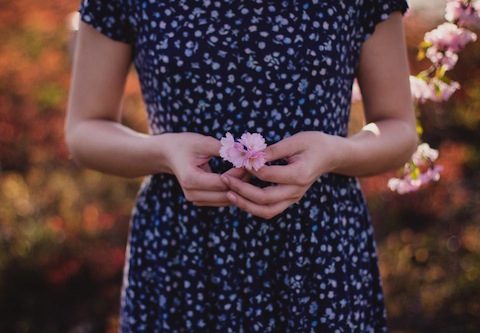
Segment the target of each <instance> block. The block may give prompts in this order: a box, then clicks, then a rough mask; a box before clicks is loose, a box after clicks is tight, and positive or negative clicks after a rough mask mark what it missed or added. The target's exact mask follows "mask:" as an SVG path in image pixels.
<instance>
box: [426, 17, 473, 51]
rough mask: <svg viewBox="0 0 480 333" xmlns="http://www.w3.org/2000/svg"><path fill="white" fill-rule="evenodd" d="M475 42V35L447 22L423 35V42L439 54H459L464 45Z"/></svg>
mask: <svg viewBox="0 0 480 333" xmlns="http://www.w3.org/2000/svg"><path fill="white" fill-rule="evenodd" d="M476 40H477V35H476V34H475V33H473V32H471V31H469V30H466V29H463V28H459V27H458V26H457V25H456V24H453V23H448V22H446V23H443V24H441V25H439V26H438V27H437V28H436V29H433V30H432V31H430V32H427V33H426V34H425V41H426V42H428V43H430V44H431V47H434V48H435V49H436V50H438V51H440V52H443V51H452V52H459V51H460V50H462V49H463V48H464V47H465V45H467V44H468V43H470V42H474V41H476Z"/></svg>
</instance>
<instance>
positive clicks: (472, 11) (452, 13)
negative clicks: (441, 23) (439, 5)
mask: <svg viewBox="0 0 480 333" xmlns="http://www.w3.org/2000/svg"><path fill="white" fill-rule="evenodd" d="M445 19H446V20H447V21H449V22H451V23H456V24H458V25H459V26H474V25H476V24H478V23H479V22H480V1H479V0H473V1H465V0H448V2H447V6H446V10H445Z"/></svg>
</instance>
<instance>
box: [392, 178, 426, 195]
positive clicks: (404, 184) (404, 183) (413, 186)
mask: <svg viewBox="0 0 480 333" xmlns="http://www.w3.org/2000/svg"><path fill="white" fill-rule="evenodd" d="M421 185H422V183H421V182H420V181H417V180H412V179H411V178H408V179H400V178H390V179H389V180H388V184H387V186H388V188H389V189H390V190H391V191H393V192H397V193H398V194H405V193H410V192H414V191H417V190H418V189H419V188H420V186H421Z"/></svg>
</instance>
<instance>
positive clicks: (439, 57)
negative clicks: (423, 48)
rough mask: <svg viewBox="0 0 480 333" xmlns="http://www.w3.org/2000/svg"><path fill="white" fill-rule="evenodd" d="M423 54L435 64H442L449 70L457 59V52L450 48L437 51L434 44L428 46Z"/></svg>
mask: <svg viewBox="0 0 480 333" xmlns="http://www.w3.org/2000/svg"><path fill="white" fill-rule="evenodd" d="M425 56H426V57H427V58H428V59H429V60H430V61H431V62H432V63H433V64H435V65H437V66H443V68H444V69H445V70H447V71H448V70H451V69H453V67H455V65H456V64H457V61H458V54H456V53H455V52H452V51H450V50H446V51H439V50H438V49H437V47H436V46H431V47H429V48H428V50H427V52H426V53H425Z"/></svg>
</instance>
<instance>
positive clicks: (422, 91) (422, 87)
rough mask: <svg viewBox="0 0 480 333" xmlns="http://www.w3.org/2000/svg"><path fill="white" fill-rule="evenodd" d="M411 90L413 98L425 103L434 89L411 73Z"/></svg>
mask: <svg viewBox="0 0 480 333" xmlns="http://www.w3.org/2000/svg"><path fill="white" fill-rule="evenodd" d="M410 90H411V92H412V98H413V99H414V100H416V101H418V103H425V101H426V100H428V99H430V95H431V93H432V90H431V89H430V86H429V85H428V83H427V82H426V81H425V80H423V79H421V78H419V77H416V76H413V75H410Z"/></svg>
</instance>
